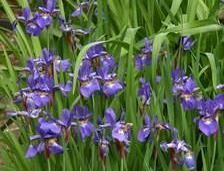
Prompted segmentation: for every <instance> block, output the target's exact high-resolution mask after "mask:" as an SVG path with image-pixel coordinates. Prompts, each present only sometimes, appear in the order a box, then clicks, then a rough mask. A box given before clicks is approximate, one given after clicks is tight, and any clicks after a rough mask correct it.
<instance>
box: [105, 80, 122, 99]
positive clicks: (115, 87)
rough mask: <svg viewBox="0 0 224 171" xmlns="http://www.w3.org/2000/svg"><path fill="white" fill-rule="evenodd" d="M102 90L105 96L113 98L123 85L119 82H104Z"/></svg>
mask: <svg viewBox="0 0 224 171" xmlns="http://www.w3.org/2000/svg"><path fill="white" fill-rule="evenodd" d="M102 89H103V93H104V94H105V95H106V96H114V95H116V94H117V93H118V92H119V91H121V90H122V89H123V85H122V83H121V82H120V81H119V80H113V81H106V82H105V83H104V85H103V88H102Z"/></svg>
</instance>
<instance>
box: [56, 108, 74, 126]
mask: <svg viewBox="0 0 224 171" xmlns="http://www.w3.org/2000/svg"><path fill="white" fill-rule="evenodd" d="M72 120H73V113H72V112H70V110H68V109H63V110H62V112H61V116H60V119H59V120H57V123H58V124H59V125H61V126H63V127H64V128H69V127H70V126H71V125H72Z"/></svg>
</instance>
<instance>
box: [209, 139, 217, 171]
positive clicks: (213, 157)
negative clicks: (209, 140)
mask: <svg viewBox="0 0 224 171" xmlns="http://www.w3.org/2000/svg"><path fill="white" fill-rule="evenodd" d="M215 155H216V141H215V142H214V147H213V156H212V163H211V168H210V171H213V168H214V163H215Z"/></svg>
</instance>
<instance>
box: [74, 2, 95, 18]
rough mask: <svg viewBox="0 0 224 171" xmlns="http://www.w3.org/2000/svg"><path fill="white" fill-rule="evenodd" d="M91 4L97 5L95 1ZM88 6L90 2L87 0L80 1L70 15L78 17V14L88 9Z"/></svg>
mask: <svg viewBox="0 0 224 171" xmlns="http://www.w3.org/2000/svg"><path fill="white" fill-rule="evenodd" d="M93 5H94V6H96V5H97V2H94V3H93ZM89 7H90V2H89V1H85V2H82V3H81V4H80V5H79V7H78V8H76V9H75V10H74V11H73V12H72V14H71V16H73V17H79V16H81V15H82V13H83V11H87V10H88V9H89Z"/></svg>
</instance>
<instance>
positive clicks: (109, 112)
mask: <svg viewBox="0 0 224 171" xmlns="http://www.w3.org/2000/svg"><path fill="white" fill-rule="evenodd" d="M105 118H106V123H109V124H110V125H111V126H113V125H114V124H115V122H116V114H115V112H114V110H113V109H112V108H107V109H106V111H105Z"/></svg>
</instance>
